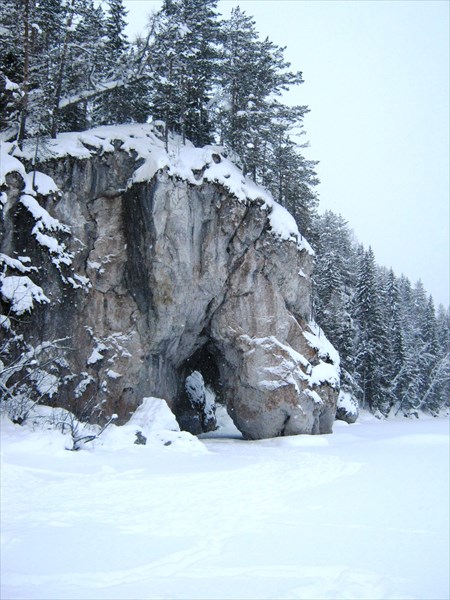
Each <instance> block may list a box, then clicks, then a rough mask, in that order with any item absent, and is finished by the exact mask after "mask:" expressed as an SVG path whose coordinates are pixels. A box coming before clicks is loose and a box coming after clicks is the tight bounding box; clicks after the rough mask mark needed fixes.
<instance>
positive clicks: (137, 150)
mask: <svg viewBox="0 0 450 600" xmlns="http://www.w3.org/2000/svg"><path fill="white" fill-rule="evenodd" d="M117 142H120V149H121V150H123V151H125V152H129V153H133V155H134V156H135V157H136V161H139V162H140V163H142V164H140V166H139V167H137V169H136V170H135V171H134V173H133V175H132V177H131V179H130V181H129V185H132V184H133V183H140V182H145V181H150V180H151V179H152V178H153V177H154V176H155V174H156V173H157V172H158V171H161V170H163V169H167V171H168V173H169V175H172V176H175V177H179V178H180V179H183V180H185V181H188V182H189V183H190V184H191V185H198V186H199V185H201V184H202V183H204V182H211V183H218V184H220V185H221V186H223V187H224V188H225V189H227V190H228V191H229V192H230V193H231V194H233V196H235V197H236V198H237V199H238V200H239V201H240V202H248V201H258V200H259V201H261V202H262V206H261V208H262V209H265V210H268V211H269V220H270V225H271V230H272V233H273V234H274V235H275V236H276V237H279V238H280V239H284V240H289V241H292V242H295V243H297V245H298V248H299V250H306V251H307V252H308V253H310V254H313V253H314V252H313V250H312V248H311V246H310V245H309V244H308V242H307V241H306V240H305V239H304V238H303V237H302V235H301V234H300V232H299V230H298V227H297V224H296V222H295V220H294V218H293V217H292V215H291V214H290V213H289V212H288V211H287V210H286V209H285V208H283V207H282V206H281V205H280V204H278V202H276V201H275V200H274V199H273V197H272V196H271V194H270V193H269V192H268V191H267V190H265V189H264V188H262V187H260V186H259V185H257V184H255V183H254V182H253V181H252V180H251V179H248V178H247V177H245V176H244V175H243V173H242V171H241V170H240V169H239V168H238V167H237V166H236V165H234V164H233V163H232V162H231V161H230V160H228V159H227V158H226V157H225V156H224V155H223V151H224V150H223V148H222V147H220V146H205V147H203V148H195V147H194V146H193V145H192V144H191V143H190V142H186V143H185V144H183V143H182V142H181V140H180V138H179V137H178V136H171V137H170V139H169V144H168V150H166V148H165V144H164V141H163V140H162V139H161V137H160V136H159V135H158V131H157V128H156V127H155V126H154V125H152V124H144V125H140V124H132V125H119V126H110V127H109V126H105V127H97V128H95V129H91V130H89V131H85V132H82V133H76V132H75V133H61V134H59V135H58V137H57V138H56V139H47V140H45V142H44V141H40V142H39V145H38V148H37V155H38V162H39V163H42V162H45V161H46V160H50V159H54V158H62V157H64V156H72V157H75V158H78V159H87V158H90V157H91V156H92V155H93V154H94V153H105V152H114V151H115V150H116V147H117ZM35 154H36V141H35V140H30V141H27V142H25V144H24V147H23V150H19V148H17V147H14V145H13V144H12V143H1V144H0V185H1V184H2V183H4V180H5V176H6V175H7V174H8V173H11V172H17V173H19V174H20V175H22V177H23V178H24V180H25V182H26V189H25V193H28V194H30V195H34V190H37V191H38V192H39V193H41V194H44V195H45V194H47V193H51V192H55V191H56V190H57V186H56V184H55V183H54V182H53V180H51V178H49V177H48V176H47V175H45V174H43V173H34V174H27V173H26V170H25V167H24V165H23V164H22V162H21V160H20V159H25V160H27V161H32V160H33V159H34V157H35ZM142 161H143V162H142ZM32 177H34V186H33V185H32ZM0 202H1V197H0Z"/></svg>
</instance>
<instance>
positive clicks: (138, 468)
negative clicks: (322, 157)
mask: <svg viewBox="0 0 450 600" xmlns="http://www.w3.org/2000/svg"><path fill="white" fill-rule="evenodd" d="M4 425H5V427H4V430H3V442H2V528H1V531H2V554H1V557H2V558H1V566H2V596H1V597H2V599H3V600H18V599H22V598H23V599H38V598H40V599H45V600H50V599H56V598H57V599H61V600H62V599H74V600H81V599H92V598H95V599H103V598H105V599H106V598H111V599H113V598H117V599H143V598H146V599H153V598H170V599H178V598H180V599H191V598H192V599H197V598H198V599H207V598H210V599H226V598H230V599H232V598H243V599H244V598H245V599H253V598H254V599H266V598H267V599H269V598H270V599H275V598H278V599H280V600H288V599H302V598H305V599H314V598H318V599H319V598H320V599H322V598H323V599H328V598H354V599H359V598H361V599H371V600H375V599H377V598H380V599H383V598H384V599H394V598H397V599H406V598H423V599H424V600H425V599H427V600H428V599H430V600H431V599H432V598H436V599H439V600H441V599H442V600H444V599H445V598H447V597H448V510H449V509H448V500H449V497H448V496H449V492H448V473H449V471H448V467H449V465H448V421H447V420H445V419H425V420H421V421H417V422H411V421H400V420H394V421H392V422H391V421H386V422H378V421H375V420H373V419H366V420H364V419H363V420H362V421H361V422H360V423H357V424H355V425H352V426H347V425H346V424H343V423H337V424H336V425H335V433H334V434H333V435H330V436H296V437H290V438H277V439H273V440H264V441H260V442H245V441H243V440H239V439H226V438H220V437H218V438H212V439H203V443H204V444H205V445H206V447H207V449H208V452H207V453H204V454H192V453H187V452H185V451H184V452H180V451H179V450H177V448H176V447H161V448H155V447H152V448H149V447H148V446H134V445H133V444H132V443H131V445H130V448H129V449H128V448H125V449H121V450H119V451H117V450H116V451H114V448H110V447H109V446H108V444H107V441H105V442H104V443H103V444H102V443H97V445H96V446H94V445H91V446H90V447H88V446H86V449H85V450H83V451H81V452H78V453H72V452H67V451H65V450H64V443H65V439H64V438H63V436H61V435H60V434H58V433H56V432H48V431H36V432H29V431H28V432H26V431H24V430H23V428H18V427H16V426H12V425H11V424H9V423H6V424H5V423H4Z"/></svg>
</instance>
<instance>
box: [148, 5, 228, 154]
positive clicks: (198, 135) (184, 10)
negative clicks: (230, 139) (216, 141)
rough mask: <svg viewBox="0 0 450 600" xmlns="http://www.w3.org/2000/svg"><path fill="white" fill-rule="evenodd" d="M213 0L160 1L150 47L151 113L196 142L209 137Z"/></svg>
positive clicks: (215, 33)
mask: <svg viewBox="0 0 450 600" xmlns="http://www.w3.org/2000/svg"><path fill="white" fill-rule="evenodd" d="M216 6H217V0H165V1H164V3H163V7H162V9H161V11H160V13H159V15H158V23H157V30H156V35H155V42H154V44H153V46H152V65H153V69H154V83H153V90H152V104H151V112H152V114H153V116H154V118H155V119H157V120H162V121H164V122H165V126H166V132H169V131H172V132H175V133H178V134H180V135H181V136H182V138H183V140H184V141H185V140H186V138H188V139H190V140H191V141H192V142H193V143H194V144H195V145H204V144H207V143H210V142H211V141H212V125H211V121H210V115H209V112H210V111H209V104H210V101H211V95H212V88H213V83H214V78H215V73H216V70H217V62H218V60H219V55H218V52H217V49H216V45H217V43H218V41H219V21H218V15H217V13H216Z"/></svg>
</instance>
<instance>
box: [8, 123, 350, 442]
mask: <svg viewBox="0 0 450 600" xmlns="http://www.w3.org/2000/svg"><path fill="white" fill-rule="evenodd" d="M39 152H40V153H39V156H38V161H37V165H36V169H38V171H36V172H37V173H38V176H37V178H36V177H35V178H33V177H31V175H30V174H31V173H32V168H31V159H32V158H33V157H34V153H35V145H34V144H32V143H30V144H29V146H27V145H25V147H24V149H23V151H19V150H17V149H15V150H14V149H13V148H12V147H11V145H8V144H3V146H2V149H1V153H2V157H4V156H7V157H9V158H8V159H7V160H6V161H4V163H3V170H2V171H1V173H0V177H1V179H2V186H3V187H2V190H3V192H2V193H3V196H2V210H1V212H0V214H2V216H3V218H2V220H1V221H0V241H1V247H0V252H1V253H2V255H1V256H3V257H5V258H4V260H3V263H4V265H5V267H6V271H3V273H2V276H1V277H2V278H3V279H4V278H5V277H11V276H23V273H25V272H27V273H28V274H29V275H30V277H32V278H33V282H32V283H33V285H35V286H37V287H36V288H33V289H35V291H36V294H35V295H34V299H35V300H36V302H37V304H36V303H35V304H34V305H33V306H31V305H30V306H29V309H27V310H32V312H31V315H27V322H26V323H25V320H24V322H23V324H22V323H21V322H20V320H19V325H18V328H16V329H17V333H19V334H21V335H23V336H24V339H25V340H26V341H27V343H30V344H31V345H32V344H33V343H35V342H36V341H37V340H39V339H42V336H43V335H45V338H46V339H47V340H51V339H60V338H63V337H65V336H67V335H70V336H71V341H70V346H71V347H72V348H73V349H74V351H73V352H69V353H68V354H67V356H65V357H64V361H60V362H59V363H58V365H59V374H60V382H59V385H58V392H57V394H54V396H53V398H52V400H53V401H54V402H55V403H59V404H61V405H62V406H65V407H67V408H69V409H73V408H74V403H77V404H80V403H81V405H83V403H91V404H92V399H94V400H95V404H94V407H95V411H93V412H92V418H93V419H94V418H98V415H104V416H107V415H110V414H112V413H117V414H118V415H119V418H120V421H121V422H122V423H126V422H128V421H129V419H130V416H131V415H132V414H133V413H134V412H135V411H136V409H137V407H138V406H139V405H140V404H141V402H142V398H148V397H157V398H165V399H166V400H167V403H168V405H169V407H170V408H171V409H172V411H173V412H174V414H175V415H176V417H177V419H178V422H179V423H181V424H182V426H183V428H184V429H187V430H188V431H191V433H201V427H202V426H201V425H199V423H202V419H199V418H198V415H195V414H193V413H192V410H193V404H192V403H191V402H189V401H188V398H187V396H186V386H185V382H186V378H188V377H189V376H190V375H191V374H192V373H193V372H195V371H197V372H198V373H200V374H201V375H202V377H203V379H204V383H205V386H207V387H208V389H210V390H212V392H213V393H214V394H215V395H216V397H217V399H218V400H219V401H220V402H222V403H223V404H226V405H227V408H228V411H229V413H230V415H231V417H232V418H233V420H234V422H235V424H236V426H237V427H238V428H239V429H240V431H241V432H242V433H243V435H244V437H247V438H251V439H257V438H264V437H273V436H278V435H290V434H298V433H325V432H329V431H331V428H332V423H333V420H334V416H335V410H336V397H337V393H338V387H339V357H338V355H337V353H336V352H335V350H334V349H333V347H332V346H331V345H330V344H329V343H328V342H327V340H326V338H325V337H324V335H323V333H322V332H321V331H320V329H319V328H318V326H317V325H316V324H315V323H313V322H311V320H310V315H311V279H310V276H311V272H312V263H313V252H312V250H311V248H310V246H309V244H308V242H307V241H306V240H304V239H303V238H302V237H301V235H300V234H299V232H298V229H297V226H296V223H295V221H294V219H293V218H292V217H291V215H289V213H287V211H285V209H283V208H282V207H281V206H279V205H278V204H277V203H276V202H275V201H274V200H273V198H272V197H271V196H270V195H269V193H268V192H267V191H265V190H264V189H262V188H260V187H259V186H257V185H255V184H254V183H253V182H251V181H250V180H248V179H246V178H245V177H244V176H243V175H242V173H241V171H240V170H239V169H238V168H237V167H236V166H235V165H233V164H232V163H231V162H230V161H228V160H227V159H226V157H225V156H224V155H223V154H222V150H221V148H219V147H213V146H208V147H206V148H194V147H192V146H191V145H189V144H187V145H186V146H183V145H182V144H180V143H179V140H177V139H175V138H174V139H172V140H171V141H170V144H169V148H168V150H167V151H166V149H165V147H164V144H163V142H162V141H161V140H160V139H159V138H158V136H157V134H156V133H155V132H154V131H153V129H152V127H151V125H132V126H122V127H115V128H112V127H100V128H97V129H94V130H92V131H88V132H84V133H76V134H61V135H60V136H59V137H58V138H57V139H56V140H49V141H47V142H46V143H45V144H41V145H40V149H39ZM9 153H12V155H10V154H9ZM33 180H34V182H35V183H36V181H37V182H38V185H34V186H33V184H32V182H33ZM44 192H45V193H44ZM44 232H45V233H44ZM40 236H45V239H44V240H42V239H41V238H40ZM47 237H48V238H50V239H47ZM51 239H53V240H54V241H53V242H52V241H51ZM45 241H46V242H48V243H43V242H45ZM30 281H31V279H30ZM0 285H1V284H0ZM37 290H40V292H39V293H37ZM3 299H4V301H5V302H6V304H8V301H10V303H11V304H13V302H12V299H11V298H8V297H6V296H5V294H4V295H3ZM100 348H101V355H100V356H99V357H97V355H96V354H95V352H97V353H99V349H100ZM94 356H95V357H97V360H93V357H94ZM111 373H116V374H120V376H117V377H111ZM75 392H76V393H75ZM141 410H142V409H141ZM199 428H200V430H199Z"/></svg>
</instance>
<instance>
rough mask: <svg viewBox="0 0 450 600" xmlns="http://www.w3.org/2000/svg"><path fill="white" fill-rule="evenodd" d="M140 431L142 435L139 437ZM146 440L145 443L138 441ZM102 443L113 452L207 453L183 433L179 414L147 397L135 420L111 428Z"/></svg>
mask: <svg viewBox="0 0 450 600" xmlns="http://www.w3.org/2000/svg"><path fill="white" fill-rule="evenodd" d="M138 432H139V435H138ZM141 436H143V437H144V438H145V444H143V443H142V442H141V443H139V442H138V438H140V439H142V438H141ZM102 443H103V444H104V445H105V446H107V447H108V448H110V449H116V450H123V449H125V448H128V449H130V448H131V447H133V444H137V445H138V446H139V447H140V448H150V449H152V450H154V449H155V448H158V447H161V446H164V447H171V448H173V449H176V450H179V451H182V452H190V453H194V454H203V453H207V450H206V447H205V446H204V445H203V444H202V442H200V441H199V440H198V438H196V437H195V436H193V435H191V434H190V433H188V432H187V431H180V426H179V425H178V423H177V420H176V418H175V415H174V414H173V412H172V411H171V410H170V408H169V406H168V405H167V402H166V401H165V400H163V399H161V398H152V397H150V398H144V399H143V401H142V404H141V405H140V406H139V407H138V408H137V410H136V411H135V412H134V413H133V415H132V417H131V418H130V420H129V421H128V423H126V424H125V425H122V426H115V425H111V427H110V428H109V429H108V430H107V431H106V432H105V434H104V435H103V436H102Z"/></svg>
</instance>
